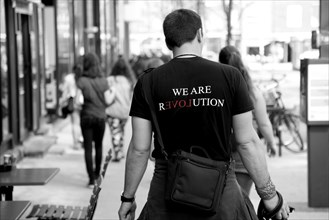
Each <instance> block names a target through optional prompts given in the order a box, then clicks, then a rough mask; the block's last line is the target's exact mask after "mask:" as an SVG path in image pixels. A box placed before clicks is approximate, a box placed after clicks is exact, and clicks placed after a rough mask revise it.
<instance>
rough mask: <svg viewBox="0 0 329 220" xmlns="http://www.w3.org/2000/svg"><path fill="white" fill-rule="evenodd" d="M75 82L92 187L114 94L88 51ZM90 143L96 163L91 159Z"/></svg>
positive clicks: (100, 160) (86, 160)
mask: <svg viewBox="0 0 329 220" xmlns="http://www.w3.org/2000/svg"><path fill="white" fill-rule="evenodd" d="M77 85H78V87H79V89H80V90H81V92H82V95H83V100H84V101H83V105H82V109H81V114H80V118H81V121H80V126H81V131H82V135H83V139H84V143H83V146H84V150H85V162H86V168H87V173H88V177H89V183H88V186H90V187H92V186H93V185H94V182H95V179H97V178H98V176H99V175H100V170H101V163H102V157H103V149H102V148H103V137H104V131H105V120H106V114H105V109H106V107H107V106H108V105H109V104H111V103H112V101H113V99H114V95H115V94H114V91H113V90H110V89H109V86H108V83H107V81H106V78H105V76H104V75H103V73H102V71H101V67H100V64H99V60H98V57H97V55H96V54H93V53H88V54H86V55H84V56H83V73H82V76H81V77H80V78H79V79H78V81H77ZM93 144H94V148H95V162H93V158H92V153H93Z"/></svg>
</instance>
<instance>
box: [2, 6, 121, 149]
mask: <svg viewBox="0 0 329 220" xmlns="http://www.w3.org/2000/svg"><path fill="white" fill-rule="evenodd" d="M116 7H117V1H115V0H114V1H106V0H67V1H60V0H57V1H56V0H0V43H1V44H0V49H1V54H0V58H1V59H0V64H1V79H0V81H1V84H0V85H1V88H0V91H1V102H2V104H1V105H2V108H1V110H0V114H1V115H2V120H1V121H0V142H1V145H0V155H1V154H3V153H4V152H5V151H7V150H11V149H13V148H15V147H16V146H19V145H21V144H22V143H23V142H24V140H26V139H27V138H28V137H29V136H31V135H34V134H36V133H39V132H41V130H42V128H43V125H44V124H46V123H50V122H52V121H53V120H54V119H56V118H58V114H57V113H58V111H59V103H58V101H59V98H60V96H61V90H60V85H61V83H62V82H63V77H64V76H65V74H66V73H68V72H71V71H72V67H73V66H74V64H75V63H76V62H77V61H78V59H79V57H80V56H81V55H83V54H84V53H86V52H95V53H96V54H97V55H98V56H99V57H100V60H101V63H102V67H103V70H104V72H105V74H106V75H107V74H108V73H109V72H110V69H111V67H112V65H113V62H114V59H115V58H116V57H117V53H118V52H117V51H118V48H117V47H118V46H117V44H116V42H117V39H118V30H117V29H118V28H117V24H116V21H117V15H116Z"/></svg>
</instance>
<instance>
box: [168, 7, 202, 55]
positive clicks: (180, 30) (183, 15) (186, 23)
mask: <svg viewBox="0 0 329 220" xmlns="http://www.w3.org/2000/svg"><path fill="white" fill-rule="evenodd" d="M199 28H202V22H201V18H200V16H199V15H198V14H197V13H196V12H194V11H192V10H188V9H178V10H175V11H173V12H171V13H169V14H168V15H167V16H166V18H165V20H164V21H163V33H164V35H165V37H166V44H167V47H168V48H169V50H172V49H173V48H174V47H180V46H182V45H183V44H184V43H186V42H191V41H192V40H193V39H194V38H195V36H196V34H197V31H198V30H199Z"/></svg>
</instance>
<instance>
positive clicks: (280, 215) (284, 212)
mask: <svg viewBox="0 0 329 220" xmlns="http://www.w3.org/2000/svg"><path fill="white" fill-rule="evenodd" d="M278 202H279V197H278V195H276V196H274V197H273V198H272V199H269V200H263V203H264V205H265V208H266V210H268V211H269V212H270V211H272V210H273V209H275V208H276V206H277V205H278ZM289 213H290V209H289V206H288V204H287V203H286V202H285V201H284V200H283V204H282V207H281V208H280V210H279V211H278V212H277V213H276V215H275V219H282V220H284V219H288V218H289Z"/></svg>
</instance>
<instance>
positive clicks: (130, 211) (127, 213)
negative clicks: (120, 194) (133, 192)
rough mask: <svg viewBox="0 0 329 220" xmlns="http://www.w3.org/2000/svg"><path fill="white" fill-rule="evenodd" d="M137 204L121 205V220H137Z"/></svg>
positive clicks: (126, 203) (127, 203)
mask: <svg viewBox="0 0 329 220" xmlns="http://www.w3.org/2000/svg"><path fill="white" fill-rule="evenodd" d="M136 207H137V205H136V202H135V201H134V202H123V203H121V206H120V209H119V212H118V214H119V219H120V220H134V219H135V211H136Z"/></svg>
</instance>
